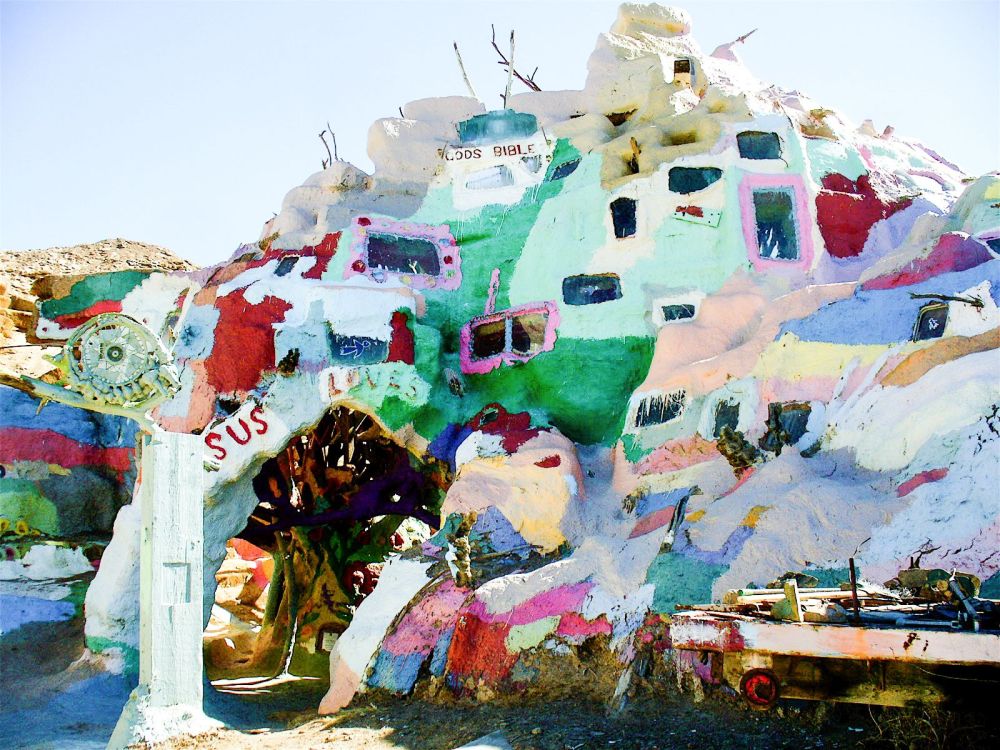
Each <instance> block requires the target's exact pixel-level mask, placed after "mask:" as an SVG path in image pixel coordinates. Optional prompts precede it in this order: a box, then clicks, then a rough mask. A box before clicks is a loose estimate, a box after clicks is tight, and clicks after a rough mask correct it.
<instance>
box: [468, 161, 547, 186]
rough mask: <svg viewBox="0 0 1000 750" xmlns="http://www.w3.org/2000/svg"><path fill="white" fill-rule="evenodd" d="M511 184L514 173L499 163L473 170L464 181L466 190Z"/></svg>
mask: <svg viewBox="0 0 1000 750" xmlns="http://www.w3.org/2000/svg"><path fill="white" fill-rule="evenodd" d="M536 158H537V157H536ZM513 184H514V174H513V172H511V171H510V167H508V166H507V165H506V164H499V165H497V166H495V167H489V168H488V169H481V170H479V171H478V172H473V173H472V174H471V175H469V178H468V179H467V180H466V181H465V187H466V188H467V189H468V190H492V189H494V188H503V187H510V186H511V185H513Z"/></svg>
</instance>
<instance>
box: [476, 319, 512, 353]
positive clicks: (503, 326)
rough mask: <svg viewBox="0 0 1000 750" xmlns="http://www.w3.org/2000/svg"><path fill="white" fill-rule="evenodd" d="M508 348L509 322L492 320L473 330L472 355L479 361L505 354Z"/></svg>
mask: <svg viewBox="0 0 1000 750" xmlns="http://www.w3.org/2000/svg"><path fill="white" fill-rule="evenodd" d="M506 347H507V321H506V320H491V321H489V322H488V323H481V324H480V325H478V326H474V327H473V329H472V355H473V356H474V357H477V358H479V359H485V358H486V357H495V356H496V355H498V354H503V352H504V350H505V349H506Z"/></svg>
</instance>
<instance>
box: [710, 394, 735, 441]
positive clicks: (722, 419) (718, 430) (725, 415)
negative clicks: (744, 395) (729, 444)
mask: <svg viewBox="0 0 1000 750" xmlns="http://www.w3.org/2000/svg"><path fill="white" fill-rule="evenodd" d="M739 423H740V405H739V404H738V403H736V402H735V401H720V402H719V403H718V404H717V405H716V407H715V427H714V428H713V429H712V436H713V437H719V436H720V435H721V434H722V429H723V428H724V427H728V428H729V429H730V430H735V429H736V426H737V425H738V424H739Z"/></svg>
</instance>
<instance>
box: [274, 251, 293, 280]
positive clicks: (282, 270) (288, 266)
mask: <svg viewBox="0 0 1000 750" xmlns="http://www.w3.org/2000/svg"><path fill="white" fill-rule="evenodd" d="M298 262H299V256H298V255H289V256H287V257H285V258H282V259H281V262H280V263H279V264H278V267H277V268H276V269H274V275H275V276H287V275H288V272H289V271H291V270H292V269H293V268H294V267H295V264H296V263H298Z"/></svg>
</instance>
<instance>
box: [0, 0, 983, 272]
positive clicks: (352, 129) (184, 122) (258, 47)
mask: <svg viewBox="0 0 1000 750" xmlns="http://www.w3.org/2000/svg"><path fill="white" fill-rule="evenodd" d="M678 4H680V5H682V6H683V7H685V8H687V9H688V10H689V11H690V13H691V15H692V17H693V27H694V34H695V36H696V38H697V39H698V40H699V42H700V44H701V46H702V47H703V49H705V51H706V52H710V51H711V50H712V49H713V48H714V47H715V46H716V45H717V44H719V43H721V42H725V41H729V40H732V39H733V38H735V37H736V36H739V35H740V34H743V33H745V32H747V31H749V30H750V29H752V28H754V27H757V28H759V31H758V32H757V33H756V34H755V35H754V36H753V37H751V38H750V40H749V41H748V43H747V44H745V45H743V48H742V54H743V56H744V59H745V60H746V62H747V64H748V65H749V66H750V68H751V70H752V71H753V72H754V73H756V74H757V75H758V76H759V77H761V78H763V79H764V80H769V81H773V82H775V83H778V84H780V85H782V86H784V87H787V88H797V89H799V90H801V91H803V92H805V93H807V94H810V95H811V96H813V97H814V98H816V99H817V100H819V101H820V102H821V103H822V104H824V105H826V106H831V107H834V108H837V109H839V110H841V111H842V112H844V113H845V114H846V115H847V116H848V117H849V118H851V119H852V120H854V121H856V122H860V121H861V120H863V119H865V118H867V117H870V118H872V119H873V120H874V121H875V124H876V126H877V127H878V128H880V129H881V128H882V127H884V126H885V125H886V124H892V125H893V126H894V127H895V128H896V132H897V134H899V135H902V136H905V137H915V138H918V139H920V140H922V141H924V142H925V143H926V144H928V145H929V146H931V147H932V148H934V149H936V150H937V151H939V152H940V153H941V154H942V155H944V156H945V157H947V158H949V159H951V160H952V161H954V162H956V163H957V164H958V165H959V166H960V167H962V168H963V169H965V170H967V171H969V172H971V173H975V174H979V173H983V172H986V171H990V170H993V169H997V168H998V167H1000V145H998V139H1000V135H998V133H1000V102H998V99H1000V12H998V11H1000V3H998V2H997V0H985V1H982V2H976V1H974V0H969V1H968V2H963V1H961V0H953V1H951V2H943V1H942V0H933V1H932V2H923V1H921V0H907V1H905V2H904V1H903V0H899V1H898V2H875V1H869V2H844V1H843V0H841V1H838V2H834V1H830V2H805V1H801V0H800V1H799V2H774V1H767V0H744V1H743V2H710V1H706V0H690V1H689V2H681V3H678ZM616 8H617V3H615V2H583V1H580V0H577V1H576V2H540V1H535V0H532V1H530V2H469V1H468V0H466V2H455V3H441V2H438V3H430V2H371V1H369V2H366V3H348V2H335V3H305V2H261V3H247V2H219V3H210V2H197V3H189V2H152V3H145V2H113V3H90V2H52V3H49V2H9V1H6V0H5V1H4V2H2V4H0V248H4V249H24V248H36V247H49V246H53V245H72V244H77V243H81V242H93V241H96V240H99V239H103V238H105V237H115V236H121V237H127V238H129V239H135V240H142V241H144V242H152V243H156V244H159V245H163V246H165V247H168V248H170V249H171V250H173V251H174V252H176V253H178V254H180V255H182V256H184V257H187V258H189V259H191V260H194V261H195V262H197V263H200V264H208V263H212V262H215V261H218V260H222V259H224V258H225V257H228V255H229V254H230V253H231V252H232V250H233V249H234V248H235V247H236V246H237V245H238V244H239V243H240V242H244V241H252V240H256V239H257V237H258V235H259V232H260V228H261V225H262V224H263V222H264V221H265V220H266V219H268V218H269V217H270V216H271V215H272V212H275V211H278V210H279V208H280V205H281V200H282V198H283V196H284V194H285V192H286V191H287V190H289V189H290V188H292V187H294V186H296V185H299V184H300V183H301V182H302V181H303V180H304V179H305V178H306V177H307V176H309V175H310V174H311V173H312V172H314V171H316V170H318V169H319V168H320V160H321V159H322V158H323V157H324V155H325V152H324V151H323V147H322V145H321V144H320V142H319V139H318V138H317V134H318V133H319V131H320V130H321V129H323V128H324V127H325V123H326V121H327V120H329V122H330V125H331V126H332V127H333V129H334V130H335V131H336V133H337V142H338V145H339V151H340V156H341V158H344V159H347V160H349V161H352V162H353V163H355V164H357V165H358V166H360V167H361V168H363V169H365V170H370V169H371V162H370V161H369V160H368V156H367V152H366V142H367V132H368V127H369V125H370V124H371V122H372V121H373V120H375V119H376V118H378V117H385V116H392V115H394V114H396V112H397V108H398V107H399V106H400V105H402V104H404V103H405V102H406V101H409V100H412V99H418V98H422V97H429V96H445V95H451V94H463V93H464V86H463V84H462V81H461V78H460V76H459V74H458V71H457V66H456V65H455V61H454V55H453V52H452V49H451V42H452V40H453V39H454V40H458V42H459V44H460V46H461V48H462V52H463V56H464V58H465V61H466V65H467V66H468V67H469V69H470V74H471V76H472V79H473V82H474V84H475V85H476V87H477V89H478V91H479V93H480V95H481V96H482V97H484V99H485V100H486V103H487V105H488V106H499V105H500V98H499V94H500V92H501V91H502V90H503V86H504V83H505V78H504V75H503V73H502V72H501V69H500V66H499V65H496V63H495V57H494V53H493V51H492V49H491V48H490V45H489V41H490V23H495V24H496V25H497V31H498V38H505V37H506V34H507V32H508V30H509V29H511V28H514V29H516V32H517V50H518V59H519V60H520V61H522V62H521V64H520V65H519V66H518V67H524V68H526V69H529V70H530V69H532V68H534V67H535V66H536V65H537V66H538V67H539V72H538V75H537V80H538V82H539V83H540V84H541V86H542V88H544V89H566V88H580V87H582V85H583V82H584V79H585V77H586V62H587V57H588V56H589V54H590V52H591V50H592V49H593V46H594V41H595V39H596V37H597V35H598V33H600V32H603V31H606V30H607V29H608V28H609V27H610V25H611V23H612V21H613V19H614V17H615V11H616Z"/></svg>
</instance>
